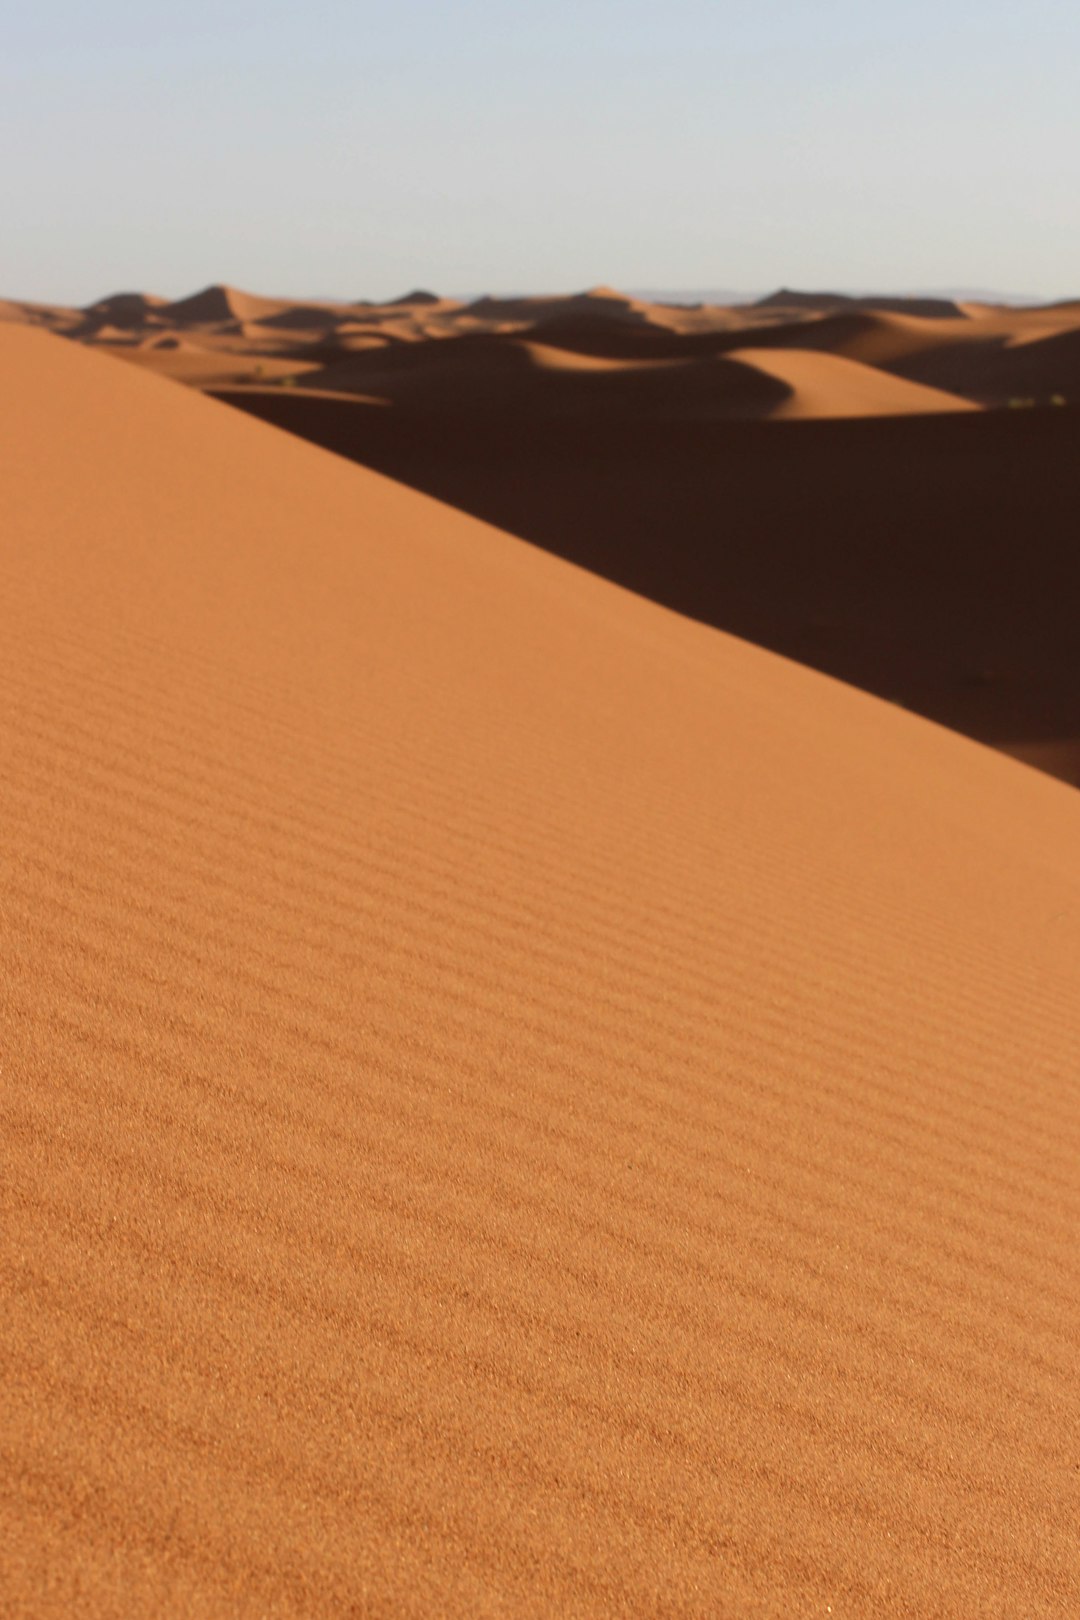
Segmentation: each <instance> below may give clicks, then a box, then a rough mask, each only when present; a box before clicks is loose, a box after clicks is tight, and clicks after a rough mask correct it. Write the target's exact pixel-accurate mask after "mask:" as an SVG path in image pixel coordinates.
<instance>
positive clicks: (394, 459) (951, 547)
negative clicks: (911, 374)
mask: <svg viewBox="0 0 1080 1620" xmlns="http://www.w3.org/2000/svg"><path fill="white" fill-rule="evenodd" d="M810 358H811V359H812V360H814V361H815V362H817V361H820V360H827V359H828V357H827V356H820V355H813V356H811V357H810ZM759 359H760V361H761V363H762V364H769V363H773V360H774V359H775V360H776V362H777V363H779V364H784V363H787V361H788V356H787V355H786V354H784V353H779V354H775V355H774V351H769V352H768V355H761V356H759ZM834 364H839V362H834ZM865 370H866V368H861V367H860V368H857V371H858V373H859V374H861V373H863V372H865ZM755 375H757V376H759V377H763V373H762V372H757V373H755ZM875 375H877V374H875ZM888 380H889V379H888V378H886V379H885V381H886V382H888ZM358 386H359V385H358ZM774 386H776V387H779V386H782V385H777V384H776V383H775V380H774ZM222 397H227V398H229V399H230V400H231V402H232V403H234V404H236V405H238V406H240V407H241V408H243V409H244V410H246V411H248V412H250V413H252V414H254V415H257V416H259V417H261V418H263V419H264V420H266V421H269V422H273V423H276V424H278V425H280V426H282V427H285V428H288V429H289V430H290V431H291V432H294V433H298V434H301V435H303V436H305V437H307V438H310V439H313V440H314V441H315V442H316V443H319V444H323V445H325V446H327V447H328V448H330V449H333V450H335V451H337V452H338V453H339V454H342V455H346V456H350V457H352V458H354V459H355V460H358V461H360V462H362V463H363V464H365V465H367V466H371V467H375V468H378V469H380V470H381V471H383V472H387V473H389V474H390V475H391V476H392V477H395V478H399V479H401V480H402V481H404V482H405V483H408V484H411V485H413V486H414V487H416V488H419V489H423V490H425V491H426V492H427V493H429V494H431V495H435V496H437V497H438V498H440V499H442V500H446V501H449V502H452V503H453V504H454V505H456V506H459V507H461V508H463V509H464V510H466V511H468V512H471V513H473V514H474V515H476V516H478V517H482V518H485V519H487V520H488V521H490V522H493V523H496V524H497V525H498V526H500V527H502V528H504V529H507V530H509V531H510V532H512V533H514V534H517V535H520V536H522V537H523V538H525V539H528V540H531V541H533V542H534V543H536V544H538V545H542V546H545V547H547V548H548V549H549V550H552V551H554V552H556V553H557V554H558V555H560V556H563V557H567V558H569V559H570V560H572V561H574V562H576V563H579V564H582V565H584V566H585V567H587V568H590V569H594V570H595V571H597V572H598V573H601V574H604V575H606V576H607V577H608V578H609V579H612V580H615V581H617V582H618V583H620V584H622V585H626V586H629V587H630V588H631V589H633V590H636V591H640V592H641V593H642V594H643V595H646V596H650V597H652V598H654V599H655V600H657V601H661V602H664V603H665V604H667V605H668V606H669V607H673V608H676V609H677V610H678V611H680V612H682V613H687V614H690V615H692V616H693V617H695V618H698V619H702V620H704V621H705V622H706V623H709V624H713V625H716V626H718V627H720V628H723V629H727V630H731V631H734V632H735V633H737V634H739V635H743V636H745V637H747V638H748V639H749V640H752V641H755V642H757V643H759V644H760V645H763V646H767V647H770V648H772V649H774V650H775V651H778V652H781V653H784V654H786V655H788V656H789V657H794V658H798V659H799V660H800V661H802V662H804V663H808V664H812V665H814V666H815V667H817V668H819V669H822V670H824V671H826V672H827V673H829V674H832V675H836V676H839V677H840V678H841V679H843V680H846V681H850V682H853V683H854V684H856V685H858V686H861V687H863V688H865V689H866V690H868V691H872V692H876V693H877V694H878V695H879V696H882V697H887V698H889V699H891V700H893V701H896V702H901V703H903V704H905V705H906V706H907V707H909V708H911V709H914V710H915V711H917V712H918V713H921V714H924V715H927V716H929V717H930V718H932V719H935V720H938V721H940V722H941V723H943V724H945V725H949V726H952V727H955V728H956V729H957V730H959V731H963V732H966V733H967V734H968V735H970V736H974V737H977V738H979V739H980V740H981V741H984V742H988V743H992V744H994V745H995V746H997V747H1001V748H1004V749H1006V750H1007V751H1010V752H1013V751H1015V752H1016V753H1017V755H1018V756H1020V757H1023V758H1025V759H1031V758H1035V757H1037V758H1038V759H1039V761H1040V762H1041V763H1046V764H1049V763H1050V762H1053V768H1054V769H1055V770H1056V771H1057V772H1058V773H1059V774H1060V775H1062V776H1063V777H1065V778H1066V779H1067V780H1069V781H1071V782H1073V783H1077V784H1080V729H1078V726H1077V716H1078V715H1080V661H1078V660H1077V658H1076V652H1075V648H1076V604H1077V601H1078V600H1080V555H1078V552H1077V546H1076V538H1075V530H1076V522H1075V514H1076V511H1077V509H1078V507H1080V415H1078V414H1077V413H1076V412H1075V411H1072V410H1056V411H1045V412H1039V411H1003V412H981V411H973V412H960V413H955V412H954V413H946V414H941V415H936V416H925V417H923V416H907V417H897V418H895V419H893V420H890V419H887V418H877V419H866V420H863V421H828V420H818V421H801V422H784V421H764V422H757V423H755V422H737V421H726V422H724V421H720V420H713V421H707V420H702V421H697V422H694V421H686V420H667V421H665V420H662V419H661V418H660V417H659V416H658V415H655V414H654V415H653V416H652V417H649V418H647V417H645V416H644V415H642V414H639V415H638V416H637V417H635V416H633V415H630V414H627V413H624V414H623V415H622V416H618V415H617V414H616V413H615V412H613V411H604V412H599V411H598V412H594V413H592V415H591V416H584V415H582V414H579V415H578V416H576V417H574V418H572V419H571V418H564V419H561V420H560V419H559V418H557V417H554V416H551V417H549V418H548V419H547V420H545V421H541V420H540V419H539V418H538V417H536V416H534V417H533V418H531V421H530V428H529V432H528V433H523V432H521V431H520V427H519V425H518V424H519V421H520V419H521V418H520V413H518V412H507V413H504V415H503V417H502V419H500V418H499V417H498V415H497V414H495V413H490V414H489V415H488V417H487V419H486V420H484V421H483V422H479V421H478V420H477V419H476V418H469V417H465V416H462V415H461V413H460V412H455V411H449V410H444V411H442V412H428V413H424V412H423V411H418V410H408V409H403V408H398V409H397V410H387V409H385V408H383V409H379V410H374V409H370V408H367V407H365V406H364V405H363V404H360V403H357V402H356V401H354V400H351V399H350V398H349V397H348V396H347V395H337V396H325V397H320V398H315V397H310V398H309V397H306V396H305V394H304V393H303V391H290V392H288V393H287V394H286V393H282V392H281V391H279V390H251V389H248V390H243V391H233V392H223V395H222ZM797 397H798V396H797V395H795V394H794V392H793V391H792V390H791V389H788V391H787V392H786V393H780V394H778V395H776V396H775V397H774V398H773V400H772V404H773V406H774V407H778V408H782V407H783V406H784V405H785V404H789V403H790V401H791V400H792V399H793V398H797ZM1033 748H1034V749H1035V750H1036V753H1034V754H1033V753H1032V749H1033Z"/></svg>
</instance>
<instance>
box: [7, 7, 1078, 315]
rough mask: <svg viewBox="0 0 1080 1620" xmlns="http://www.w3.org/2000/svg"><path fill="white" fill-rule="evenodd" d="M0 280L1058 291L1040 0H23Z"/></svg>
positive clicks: (1069, 183)
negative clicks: (902, 3) (517, 2)
mask: <svg viewBox="0 0 1080 1620" xmlns="http://www.w3.org/2000/svg"><path fill="white" fill-rule="evenodd" d="M5 34H6V40H5V52H4V57H3V61H2V62H0V90H2V103H0V139H2V140H3V148H4V151H5V153H6V154H7V159H8V161H7V163H6V165H5V178H4V181H3V183H2V186H0V204H2V209H3V214H2V217H3V220H4V233H3V247H2V249H0V295H3V296H8V297H16V298H25V299H39V300H55V301H57V302H69V303H86V302H88V301H90V300H91V299H93V298H96V297H99V296H101V295H103V294H105V293H108V292H112V291H116V290H119V289H121V288H128V287H131V288H140V289H147V290H152V291H154V292H158V293H161V294H164V295H167V296H177V295H180V294H183V293H186V292H190V291H191V290H193V289H194V288H195V287H198V286H201V285H204V284H206V283H207V282H210V281H217V280H224V281H229V282H233V283H236V284H238V285H241V286H247V287H251V288H254V289H255V290H266V291H273V292H276V293H295V294H304V293H306V294H310V295H318V294H323V295H327V296H339V297H353V298H359V297H371V298H385V297H390V296H392V295H394V294H397V293H401V292H403V291H405V290H406V289H407V288H408V287H411V286H414V285H417V284H422V285H426V286H432V287H434V288H437V289H438V290H440V291H445V292H450V293H463V292H479V291H482V290H489V289H490V290H496V289H497V290H504V291H509V290H512V289H516V290H524V289H529V290H537V291H540V290H560V289H568V288H573V287H584V286H589V285H593V284H596V283H598V282H607V283H614V284H617V285H620V286H623V287H628V288H665V289H672V290H677V289H691V288H694V287H707V288H724V287H730V288H746V289H752V290H761V291H765V290H768V289H769V288H771V287H775V286H777V285H779V284H781V283H785V284H787V285H799V286H813V287H834V288H842V289H846V290H854V289H869V288H875V289H878V290H881V291H901V290H914V289H918V290H929V289H937V288H946V287H965V288H975V287H980V288H981V287H985V288H993V289H997V290H1000V291H1004V292H1020V293H1023V292H1031V293H1038V294H1039V295H1041V296H1045V297H1048V298H1053V297H1062V296H1066V295H1068V294H1070V293H1074V292H1076V291H1077V290H1078V288H1080V270H1078V261H1080V220H1078V218H1077V214H1076V210H1075V204H1074V197H1075V166H1076V164H1075V152H1076V150H1077V148H1078V136H1080V112H1078V110H1077V103H1076V99H1075V84H1074V82H1073V74H1072V64H1073V63H1074V62H1075V60H1076V50H1077V47H1080V13H1078V12H1077V10H1076V8H1075V7H1073V6H1071V5H1066V4H1065V3H1062V0H1032V3H1031V4H1030V5H1029V6H1027V7H1026V8H1025V9H1024V10H1023V12H1021V11H1020V10H1019V9H1018V8H1015V7H1014V6H1011V5H1006V4H1004V3H1003V0H986V3H984V4H982V5H980V6H978V7H975V6H973V5H967V4H960V3H958V0H944V3H938V4H934V5H931V4H930V3H929V0H913V3H911V4H909V5H908V6H907V7H905V8H903V11H902V12H901V11H900V10H899V9H892V10H890V11H887V12H882V11H879V10H877V9H876V8H868V7H865V6H863V5H860V4H857V3H856V0H821V3H820V4H817V5H815V6H814V7H812V8H811V7H807V6H806V5H805V3H803V4H800V3H798V0H774V3H772V4H761V3H760V0H758V3H750V0H745V3H743V0H740V3H737V4H722V3H717V0H672V3H671V4H669V5H667V6H665V7H659V6H656V5H645V4H641V3H639V0H621V3H616V0H575V3H574V4H573V5H571V4H570V3H569V0H551V3H549V4H547V5H545V6H544V7H543V8H542V13H540V12H538V11H537V10H535V9H534V10H533V11H531V12H527V13H526V12H524V11H522V9H521V8H519V7H517V6H510V5H509V4H506V3H505V0H502V3H495V0H463V3H462V4H461V5H460V6H458V7H456V8H453V10H450V9H449V8H446V7H442V6H437V5H435V4H434V3H433V0H396V3H393V4H390V3H387V0H361V3H359V4H343V3H334V0H311V3H310V4H308V5H307V6H306V7H304V8H303V9H302V10H301V9H298V8H296V7H294V6H291V5H290V6H286V5H284V4H282V3H280V0H260V3H259V4H255V3H254V0H224V3H220V4H213V3H211V0H190V3H189V4H187V5H186V6H184V7H182V8H174V9H165V8H152V9H148V8H146V7H140V8H135V7H132V6H130V5H127V4H125V3H123V0H102V3H101V4H100V5H99V6H97V7H96V8H94V10H93V11H92V12H87V11H86V10H85V8H82V7H77V6H76V5H75V4H74V0H42V3H41V4H39V6H38V7H37V8H36V10H35V11H34V13H33V14H30V13H29V12H22V13H20V14H18V15H12V16H10V17H9V18H8V21H7V27H6V30H5Z"/></svg>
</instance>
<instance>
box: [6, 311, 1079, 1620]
mask: <svg viewBox="0 0 1080 1620" xmlns="http://www.w3.org/2000/svg"><path fill="white" fill-rule="evenodd" d="M0 356H2V360H3V365H4V368H5V375H6V377H7V378H8V381H9V386H8V388H7V389H5V391H4V393H3V396H2V398H0V411H2V412H3V413H4V421H3V434H4V442H5V446H6V447H7V449H8V451H9V455H8V457H6V458H5V462H4V468H3V472H2V475H0V476H2V477H3V480H4V490H3V496H4V511H5V522H4V525H3V528H2V531H0V546H2V548H3V568H4V590H3V592H2V593H0V620H2V626H3V634H2V635H0V668H2V672H3V682H4V691H5V694H6V696H7V701H6V702H5V704H4V706H3V708H2V710H0V749H2V750H3V768H2V769H0V806H2V813H3V825H4V829H5V836H4V839H3V841H2V844H0V862H2V864H3V882H2V886H0V897H2V904H3V928H4V956H5V979H4V984H3V1018H4V1028H5V1044H4V1054H3V1075H2V1080H3V1085H2V1091H0V1103H2V1107H3V1110H4V1127H5V1147H6V1162H5V1172H4V1175H3V1177H2V1178H0V1200H2V1203H3V1219H2V1220H0V1263H2V1266H3V1274H4V1278H5V1287H6V1302H5V1309H4V1311H3V1312H0V1353H2V1355H3V1358H4V1365H5V1369H6V1376H5V1381H4V1385H3V1392H2V1396H0V1399H2V1400H3V1402H4V1416H3V1426H2V1432H3V1444H4V1463H5V1471H4V1476H3V1478H4V1486H3V1490H2V1491H0V1581H2V1583H3V1594H4V1600H5V1606H6V1609H7V1612H10V1613H12V1614H25V1615H31V1614H32V1615H34V1616H35V1617H44V1616H51V1615H69V1614H71V1613H79V1614H80V1615H88V1616H96V1615H106V1614H116V1613H140V1614H155V1615H168V1616H171V1615H177V1616H179V1615H184V1616H194V1617H199V1616H220V1615H221V1614H223V1613H243V1614H253V1615H254V1614H268V1613H269V1614H274V1615H283V1616H284V1615H311V1616H314V1615H325V1614H348V1613H364V1612H367V1613H371V1614H387V1615H390V1614H393V1615H407V1616H408V1615H415V1616H428V1615H431V1614H448V1615H454V1614H461V1615H473V1614H488V1613H511V1614H515V1615H535V1616H541V1615H551V1614H560V1615H570V1616H582V1617H585V1616H590V1617H591V1616H597V1615H610V1616H626V1617H631V1616H634V1617H636V1616H640V1615H642V1614H665V1615H670V1616H677V1615H681V1616H704V1615H717V1614H740V1615H743V1614H762V1615H765V1614H777V1613H782V1614H810V1613H827V1612H829V1611H830V1610H831V1611H832V1612H833V1613H834V1614H838V1615H842V1614H847V1615H852V1616H855V1615H857V1616H859V1617H868V1620H874V1617H877V1616H880V1617H884V1616H890V1617H892V1616H895V1615H897V1614H917V1615H920V1616H925V1617H936V1616H940V1617H942V1620H944V1617H949V1620H952V1617H955V1616H956V1615H960V1614H963V1615H974V1614H985V1613H995V1612H997V1613H1008V1614H1023V1615H1030V1616H1046V1617H1050V1616H1060V1615H1064V1614H1072V1613H1075V1612H1077V1611H1078V1609H1080V1572H1078V1567H1077V1561H1076V1517H1077V1511H1078V1508H1080V1496H1078V1492H1080V1472H1078V1469H1077V1463H1078V1461H1080V1458H1078V1456H1077V1450H1076V1435H1077V1433H1078V1432H1080V1404H1078V1397H1077V1385H1076V1378H1075V1369H1076V1358H1077V1350H1078V1337H1080V1304H1078V1302H1080V1261H1078V1255H1077V1247H1076V1241H1075V1239H1076V1230H1077V1218H1078V1216H1080V1170H1078V1166H1080V1116H1078V1111H1077V1108H1078V1096H1077V1075H1078V1073H1080V1019H1078V1012H1077V1002H1076V996H1075V987H1076V983H1077V973H1078V971H1080V879H1078V874H1077V867H1076V847H1077V839H1078V835H1080V801H1078V800H1077V798H1076V796H1075V795H1074V794H1072V793H1071V792H1068V791H1067V790H1066V789H1064V788H1063V787H1061V786H1060V785H1059V784H1056V783H1054V782H1051V781H1050V780H1048V779H1047V778H1045V777H1042V776H1040V775H1038V774H1037V773H1035V772H1031V771H1027V770H1024V769H1021V768H1020V767H1019V766H1017V765H1015V764H1014V763H1012V762H1011V761H1008V760H1004V759H1001V758H999V757H997V756H995V755H993V754H991V753H989V752H988V751H986V750H983V749H979V748H976V747H974V746H972V745H971V744H970V743H968V742H966V741H964V740H962V739H959V738H956V737H952V736H949V735H948V734H946V733H945V732H943V731H941V730H939V729H937V728H933V727H929V726H927V725H925V724H924V723H923V722H921V721H918V720H916V719H915V718H913V717H912V716H909V715H906V714H903V713H900V712H898V711H896V710H893V709H890V708H887V707H885V706H883V705H881V704H879V703H877V702H875V701H874V700H872V699H870V698H867V697H865V696H863V695H861V694H859V693H856V692H853V691H850V690H847V689H845V688H843V687H841V686H838V685H836V684H834V683H831V682H829V681H827V680H824V679H822V678H821V677H819V676H817V675H814V674H813V673H811V672H808V671H805V670H799V669H797V668H795V667H794V666H792V665H790V664H788V663H786V662H785V661H783V660H780V659H777V658H775V657H772V656H770V655H769V654H767V653H764V652H761V651H759V650H757V649H754V648H752V647H749V646H746V645H743V644H740V643H737V642H735V641H733V640H731V639H729V638H727V637H725V636H723V635H719V634H717V633H715V632H713V631H711V630H708V629H706V628H705V627H703V626H700V625H697V624H694V623H691V622H688V621H686V620H682V619H679V618H677V617H676V616H674V615H671V614H669V613H666V612H665V611H663V610H662V609H660V608H658V607H656V606H654V605H652V604H650V603H648V602H645V601H642V600H640V599H639V598H636V597H633V596H631V595H629V594H626V593H623V592H621V591H619V590H618V589H616V588H615V587H613V586H612V585H610V584H608V583H607V582H605V581H602V580H599V579H596V578H595V577H591V576H589V575H587V574H585V573H583V572H581V571H579V570H576V569H573V568H568V567H567V566H566V565H565V564H563V563H561V562H559V561H557V560H555V559H553V558H551V557H548V556H545V555H544V554H543V553H541V552H539V551H537V550H535V549H534V548H532V547H528V546H524V545H520V544H516V543H515V542H514V541H512V540H511V539H510V538H509V537H508V536H507V535H505V534H502V533H499V532H497V531H495V530H492V529H489V528H487V527H485V526H484V525H482V524H480V523H477V522H475V521H474V520H472V519H469V518H468V517H465V516H463V515H461V514H459V513H457V512H454V511H453V510H451V509H449V508H447V507H443V506H440V505H438V504H437V503H435V502H432V501H429V500H426V499H425V498H423V497H422V496H420V495H417V494H416V493H414V492H412V491H409V490H405V489H402V488H400V487H399V486H397V485H394V484H392V483H390V482H389V481H387V480H384V479H382V478H380V477H378V476H377V475H375V474H373V473H370V472H367V471H366V470H364V469H361V468H357V467H354V466H349V465H346V464H345V463H343V462H341V461H340V460H337V459H335V458H333V457H329V456H326V455H324V454H322V453H321V452H319V451H318V450H316V449H314V448H312V447H311V446H309V445H305V444H303V443H300V442H299V441H297V440H296V439H291V438H288V437H286V436H284V435H279V434H276V433H274V432H273V431H272V430H271V429H270V428H268V427H266V426H265V425H264V424H261V423H257V422H254V421H250V420H247V419H245V418H244V417H242V416H240V415H239V414H237V413H234V412H226V411H224V410H223V409H222V408H221V407H220V406H217V405H215V404H214V403H212V402H210V401H207V400H205V399H202V398H199V397H198V396H197V395H196V394H195V393H193V392H191V391H185V390H181V389H170V388H168V387H167V386H166V385H165V384H164V383H162V382H160V381H159V380H157V379H153V378H149V377H147V376H145V375H143V374H141V373H140V372H139V371H137V370H135V369H133V368H129V367H121V366H115V365H109V364H108V363H107V362H106V360H105V359H103V358H102V357H100V356H95V355H93V354H88V353H84V352H81V351H80V350H78V349H77V348H75V347H73V346H71V345H63V344H59V343H56V342H55V341H54V340H52V339H51V338H49V337H48V336H47V335H44V334H41V333H36V332H31V331H23V330H20V329H19V328H17V327H5V328H4V329H3V330H2V331H0ZM957 423H958V424H959V425H961V426H966V425H967V421H966V419H960V418H958V419H957ZM871 425H872V424H871ZM769 431H773V429H771V428H770V429H769ZM776 431H789V430H785V429H782V428H781V429H777V430H776ZM791 431H794V430H791Z"/></svg>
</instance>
